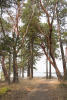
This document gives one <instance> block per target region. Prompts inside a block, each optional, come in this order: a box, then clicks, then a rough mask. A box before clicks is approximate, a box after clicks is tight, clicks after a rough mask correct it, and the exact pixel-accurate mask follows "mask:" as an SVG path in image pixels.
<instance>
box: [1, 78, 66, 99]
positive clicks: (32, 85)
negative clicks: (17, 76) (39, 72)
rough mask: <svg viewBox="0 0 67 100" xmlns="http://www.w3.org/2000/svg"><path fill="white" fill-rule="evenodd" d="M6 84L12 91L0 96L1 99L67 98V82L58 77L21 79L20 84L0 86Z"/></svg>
mask: <svg viewBox="0 0 67 100" xmlns="http://www.w3.org/2000/svg"><path fill="white" fill-rule="evenodd" d="M5 85H6V86H7V87H9V88H10V91H8V93H6V94H5V95H4V96H0V100H67V82H59V81H58V80H56V79H51V80H46V79H44V78H34V79H33V80H29V79H24V80H22V79H21V80H20V82H19V83H18V84H11V85H9V86H8V84H7V83H6V84H5V83H1V85H0V87H4V86H5Z"/></svg>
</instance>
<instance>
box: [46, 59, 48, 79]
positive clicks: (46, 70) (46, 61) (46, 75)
mask: <svg viewBox="0 0 67 100" xmlns="http://www.w3.org/2000/svg"><path fill="white" fill-rule="evenodd" d="M46 79H48V59H47V58H46Z"/></svg>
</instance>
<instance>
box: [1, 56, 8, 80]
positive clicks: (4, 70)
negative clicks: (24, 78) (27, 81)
mask: <svg viewBox="0 0 67 100" xmlns="http://www.w3.org/2000/svg"><path fill="white" fill-rule="evenodd" d="M4 61H5V58H4V56H3V57H2V61H1V63H2V70H3V73H4V77H5V81H9V76H8V72H7V69H6V67H5V63H4Z"/></svg>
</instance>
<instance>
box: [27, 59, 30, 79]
mask: <svg viewBox="0 0 67 100" xmlns="http://www.w3.org/2000/svg"><path fill="white" fill-rule="evenodd" d="M27 77H28V78H30V63H29V60H28V69H27Z"/></svg>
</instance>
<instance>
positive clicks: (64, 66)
mask: <svg viewBox="0 0 67 100" xmlns="http://www.w3.org/2000/svg"><path fill="white" fill-rule="evenodd" d="M56 6H57V7H58V2H57V4H56ZM57 7H56V16H57V28H58V36H59V42H60V49H61V56H62V63H63V70H64V75H66V74H65V71H66V61H65V56H64V50H63V44H62V40H61V32H60V22H59V16H58V9H57Z"/></svg>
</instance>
